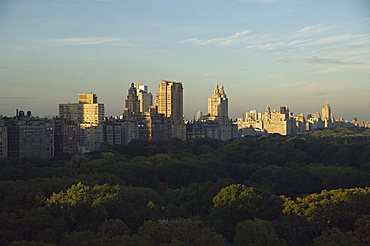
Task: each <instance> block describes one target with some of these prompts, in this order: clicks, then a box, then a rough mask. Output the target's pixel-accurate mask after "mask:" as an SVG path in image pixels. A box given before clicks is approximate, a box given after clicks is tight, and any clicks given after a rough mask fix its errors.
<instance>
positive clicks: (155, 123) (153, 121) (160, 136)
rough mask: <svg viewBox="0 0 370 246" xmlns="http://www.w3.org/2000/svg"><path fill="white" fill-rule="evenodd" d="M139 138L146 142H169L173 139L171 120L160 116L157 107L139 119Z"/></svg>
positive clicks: (153, 107) (151, 108)
mask: <svg viewBox="0 0 370 246" xmlns="http://www.w3.org/2000/svg"><path fill="white" fill-rule="evenodd" d="M138 125H139V138H140V139H143V140H146V141H168V140H170V139H171V137H172V129H171V128H172V125H171V119H170V118H167V117H165V116H164V114H160V113H159V112H158V108H157V107H156V106H151V107H150V109H149V111H148V112H144V113H143V114H142V115H141V116H140V117H138Z"/></svg>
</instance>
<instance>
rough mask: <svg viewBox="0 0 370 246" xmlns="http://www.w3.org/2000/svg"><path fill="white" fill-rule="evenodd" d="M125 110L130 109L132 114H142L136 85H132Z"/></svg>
mask: <svg viewBox="0 0 370 246" xmlns="http://www.w3.org/2000/svg"><path fill="white" fill-rule="evenodd" d="M125 109H128V111H129V112H130V113H131V114H137V113H139V112H140V101H139V97H138V95H137V90H136V87H135V85H134V83H131V86H130V88H129V89H128V92H127V99H126V101H125Z"/></svg>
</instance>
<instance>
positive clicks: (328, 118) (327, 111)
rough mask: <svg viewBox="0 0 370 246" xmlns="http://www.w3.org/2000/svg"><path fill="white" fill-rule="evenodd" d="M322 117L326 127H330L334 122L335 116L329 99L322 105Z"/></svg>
mask: <svg viewBox="0 0 370 246" xmlns="http://www.w3.org/2000/svg"><path fill="white" fill-rule="evenodd" d="M321 119H322V121H323V122H324V126H325V128H330V127H331V126H332V124H333V123H334V117H333V114H332V112H331V107H330V104H329V102H328V101H326V102H325V104H324V105H323V106H322V110H321Z"/></svg>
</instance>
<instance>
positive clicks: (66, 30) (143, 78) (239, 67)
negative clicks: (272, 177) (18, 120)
mask: <svg viewBox="0 0 370 246" xmlns="http://www.w3.org/2000/svg"><path fill="white" fill-rule="evenodd" d="M369 7H370V6H369V3H368V2H367V1H362V0H354V1H341V0H339V1H335V2H334V1H331V0H325V1H320V2H316V3H312V1H300V2H299V3H297V2H296V1H290V0H222V1H221V0H220V1H210V0H205V1H201V2H199V1H186V2H179V1H164V0H160V1H115V0H95V1H86V0H76V1H70V0H57V1H52V2H50V1H41V0H34V1H20V0H16V1H3V2H1V3H0V9H1V10H0V11H1V15H0V20H1V21H0V35H1V36H2V37H3V38H2V39H1V40H0V52H1V54H2V57H1V58H0V87H1V90H0V114H3V115H14V112H15V109H16V108H22V109H27V110H28V109H29V110H31V111H32V112H34V113H35V115H57V112H58V104H59V103H62V102H66V101H75V95H76V94H78V93H88V92H91V91H93V92H95V93H97V94H98V95H99V98H100V99H99V101H100V102H102V103H104V104H105V105H106V108H107V110H106V114H107V115H119V114H121V112H122V106H123V104H124V100H125V98H126V92H127V89H128V88H129V85H130V84H131V82H139V83H142V84H147V85H148V86H149V91H150V92H152V93H153V94H155V93H156V91H157V89H158V87H157V86H158V83H159V82H160V81H161V80H163V79H171V80H175V81H181V82H182V83H183V85H184V113H185V116H186V118H187V119H192V118H193V116H194V115H196V112H197V111H202V112H203V113H205V112H207V98H208V97H209V96H210V95H211V92H212V88H214V85H215V84H216V83H217V82H218V83H219V84H224V86H225V87H226V88H227V94H228V98H229V100H230V101H229V111H230V112H229V114H230V117H232V118H236V117H240V115H241V114H244V113H245V112H246V111H250V110H252V109H257V110H258V111H260V112H261V111H263V109H264V108H265V106H266V105H270V106H271V107H272V108H278V107H279V106H280V105H288V106H289V107H290V108H291V110H292V111H293V112H294V113H295V114H296V115H298V114H299V113H301V112H302V113H304V114H308V113H314V112H317V111H319V112H320V110H321V107H322V104H323V103H324V102H325V101H326V100H328V101H329V102H330V103H331V105H332V106H333V108H334V109H333V113H334V115H335V117H336V118H339V117H345V118H346V119H347V120H351V119H352V117H353V116H357V117H358V118H359V119H361V120H365V121H370V107H368V105H369V104H370V83H369V74H370V62H369V61H370V35H369V24H370V18H369V16H370V13H369V12H368V11H367V9H370V8H369ZM81 10H84V11H83V12H81ZM102 16H104V18H103V17H102Z"/></svg>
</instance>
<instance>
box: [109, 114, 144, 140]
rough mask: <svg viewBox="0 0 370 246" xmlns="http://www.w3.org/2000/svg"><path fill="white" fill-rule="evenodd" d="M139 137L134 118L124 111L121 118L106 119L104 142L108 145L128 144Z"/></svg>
mask: <svg viewBox="0 0 370 246" xmlns="http://www.w3.org/2000/svg"><path fill="white" fill-rule="evenodd" d="M138 138H139V128H138V122H137V120H136V118H134V117H132V116H131V114H129V113H128V111H126V112H125V113H124V118H123V119H114V118H110V119H107V120H106V122H105V124H104V142H106V143H107V144H108V145H123V144H129V143H130V142H131V141H132V140H134V139H138Z"/></svg>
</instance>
